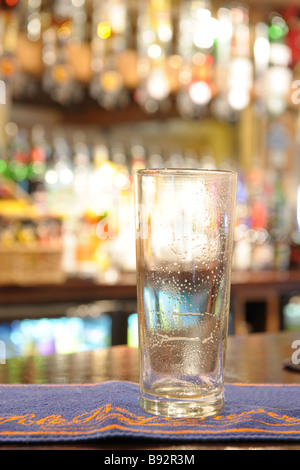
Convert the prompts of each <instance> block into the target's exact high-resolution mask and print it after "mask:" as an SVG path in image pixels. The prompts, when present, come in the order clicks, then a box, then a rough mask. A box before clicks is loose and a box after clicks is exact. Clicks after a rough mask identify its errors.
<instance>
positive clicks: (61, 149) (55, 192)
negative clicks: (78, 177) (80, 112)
mask: <svg viewBox="0 0 300 470" xmlns="http://www.w3.org/2000/svg"><path fill="white" fill-rule="evenodd" d="M73 177H74V174H73V167H72V160H71V149H70V147H69V145H68V142H67V140H66V138H65V136H64V133H63V130H62V129H60V128H59V129H56V130H55V131H54V133H53V142H52V155H51V157H50V158H49V164H48V168H47V171H46V174H45V187H46V192H47V206H48V208H49V210H50V212H52V213H54V214H57V215H61V216H70V215H71V214H72V211H73V200H72V194H73Z"/></svg>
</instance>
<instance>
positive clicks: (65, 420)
mask: <svg viewBox="0 0 300 470" xmlns="http://www.w3.org/2000/svg"><path fill="white" fill-rule="evenodd" d="M299 387H300V385H280V384H274V385H261V384H250V385H243V384H228V385H226V386H225V399H226V405H225V409H224V412H223V413H221V414H219V415H216V416H212V417H203V418H192V419H184V418H178V419H174V418H165V417H158V416H153V415H150V414H147V413H145V412H143V411H142V410H141V409H140V408H139V405H138V394H139V387H138V385H137V384H134V383H130V382H123V381H112V382H106V383H102V384H87V385H0V404H1V406H0V441H1V440H2V441H3V440H15V441H16V440H19V441H22V440H26V441H30V440H32V441H37V440H54V441H57V440H68V439H69V440H70V439H71V440H73V439H88V438H102V437H111V436H119V437H120V436H124V437H134V436H135V437H144V438H155V439H157V438H160V439H176V440H178V439H181V440H211V439H218V440H224V439H231V440H232V439H251V438H252V439H254V438H255V439H292V440H295V439H298V440H300V393H299V392H300V388H299Z"/></svg>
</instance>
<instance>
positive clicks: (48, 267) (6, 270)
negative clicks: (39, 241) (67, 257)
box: [0, 247, 65, 285]
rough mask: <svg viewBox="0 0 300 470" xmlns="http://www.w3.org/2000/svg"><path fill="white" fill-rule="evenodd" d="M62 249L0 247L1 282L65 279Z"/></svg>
mask: <svg viewBox="0 0 300 470" xmlns="http://www.w3.org/2000/svg"><path fill="white" fill-rule="evenodd" d="M61 264H62V250H59V249H51V248H40V247H34V248H32V247H16V248H15V247H14V248H3V247H0V284H2V285H3V284H5V285H8V284H17V285H32V284H56V283H61V282H63V281H64V280H65V274H64V272H63V269H62V267H61Z"/></svg>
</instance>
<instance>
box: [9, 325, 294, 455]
mask: <svg viewBox="0 0 300 470" xmlns="http://www.w3.org/2000/svg"><path fill="white" fill-rule="evenodd" d="M295 340H300V331H299V332H280V333H257V334H249V335H245V336H230V337H229V341H228V353H227V366H226V376H225V378H226V382H227V383H286V384H298V383H300V372H297V371H293V370H290V369H288V368H286V367H285V366H284V361H285V360H288V359H290V358H291V356H292V354H293V352H294V349H293V347H292V344H293V341H295ZM138 379H139V371H138V351H137V349H135V348H129V347H128V346H115V347H111V348H107V349H100V350H94V351H88V352H81V353H75V354H66V355H52V356H33V357H28V358H12V359H9V360H7V361H6V364H2V365H0V383H2V384H5V383H21V384H32V383H53V384H57V383H99V382H104V381H107V380H126V381H133V382H138ZM24 448H26V449H71V450H79V449H90V450H92V449H106V450H107V449H110V450H124V449H126V450H133V449H135V450H145V449H148V450H155V449H157V450H162V449H163V450H168V449H171V450H173V451H176V450H178V449H180V450H193V451H194V450H202V449H252V450H253V449H288V450H290V449H300V442H299V443H287V442H280V441H274V442H269V443H268V442H265V443H262V442H253V441H251V442H249V443H247V442H232V443H230V442H226V443H224V442H223V443H221V442H220V443H216V442H211V443H209V442H193V443H187V442H182V443H180V442H178V441H177V442H159V441H151V440H140V441H139V440H136V439H132V440H130V439H118V440H116V439H105V440H95V441H87V442H77V443H53V444H4V443H0V450H4V449H11V450H15V449H24Z"/></svg>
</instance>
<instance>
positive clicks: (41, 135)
mask: <svg viewBox="0 0 300 470" xmlns="http://www.w3.org/2000/svg"><path fill="white" fill-rule="evenodd" d="M50 155H51V148H50V146H49V144H48V142H47V140H46V138H45V129H44V127H43V126H41V125H39V124H36V125H35V126H33V128H32V130H31V147H30V153H29V167H28V192H29V194H30V195H31V196H32V198H33V201H34V202H35V203H36V204H37V205H38V206H39V207H40V208H41V210H42V211H43V212H45V211H46V206H45V205H46V186H45V175H46V171H47V161H48V158H49V157H50Z"/></svg>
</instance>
